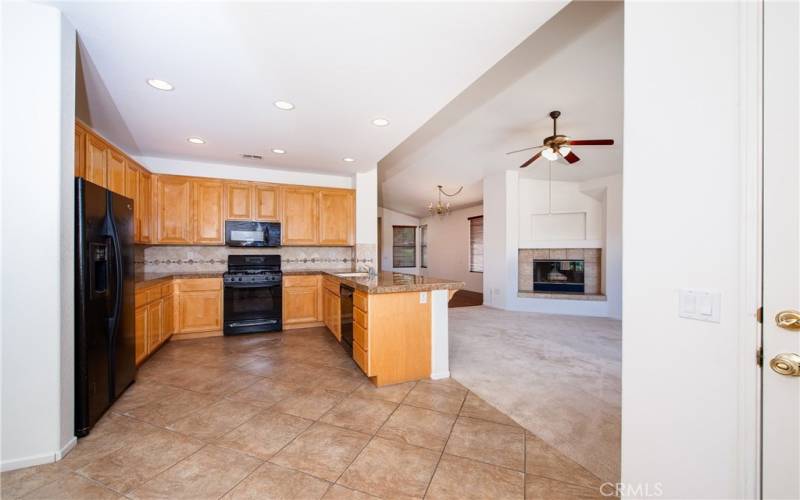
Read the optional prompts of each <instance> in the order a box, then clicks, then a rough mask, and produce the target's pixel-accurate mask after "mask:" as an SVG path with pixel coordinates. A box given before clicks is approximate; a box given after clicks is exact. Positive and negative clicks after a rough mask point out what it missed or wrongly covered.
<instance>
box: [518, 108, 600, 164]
mask: <svg viewBox="0 0 800 500" xmlns="http://www.w3.org/2000/svg"><path fill="white" fill-rule="evenodd" d="M559 116H561V111H551V112H550V118H552V119H553V135H551V136H550V137H545V138H544V141H542V145H541V146H531V147H529V148H523V149H518V150H516V151H509V152H508V153H506V154H507V155H510V154H514V153H519V152H521V151H529V150H531V149H540V148H541V149H542V150H541V151H537V152H536V154H535V155H533V156H532V157H531V158H530V159H529V160H528V161H526V162H525V163H523V164H522V165H520V166H519V168H525V167H527V166H528V165H530V164H531V163H533V162H535V161H536V160H538V159H539V157H540V156H544V157H545V158H546V159H548V160H550V161H556V160H558V159H559V158H564V160H566V161H567V162H568V163H570V164H572V163H575V162H576V161H578V160H580V158H578V155H576V154H575V153H573V152H572V146H611V145H613V144H614V140H613V139H589V140H585V139H581V140H577V139H570V138H569V137H567V136H566V135H559V134H558V133H557V132H556V120H558V117H559Z"/></svg>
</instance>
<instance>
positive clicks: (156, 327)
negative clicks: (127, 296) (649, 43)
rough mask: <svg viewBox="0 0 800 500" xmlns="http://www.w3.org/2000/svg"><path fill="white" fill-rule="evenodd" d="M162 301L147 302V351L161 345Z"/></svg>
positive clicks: (152, 350)
mask: <svg viewBox="0 0 800 500" xmlns="http://www.w3.org/2000/svg"><path fill="white" fill-rule="evenodd" d="M163 308H164V302H163V300H162V299H158V300H155V301H153V302H151V303H149V304H147V352H148V353H152V352H154V351H155V350H156V349H157V348H158V346H160V345H161V340H162V339H161V336H162V334H163V326H164V325H163V324H162V321H163V318H162V312H163Z"/></svg>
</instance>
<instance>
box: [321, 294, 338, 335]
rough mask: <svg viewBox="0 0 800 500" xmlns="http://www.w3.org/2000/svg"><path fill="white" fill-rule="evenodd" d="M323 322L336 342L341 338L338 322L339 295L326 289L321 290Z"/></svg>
mask: <svg viewBox="0 0 800 500" xmlns="http://www.w3.org/2000/svg"><path fill="white" fill-rule="evenodd" d="M322 294H323V309H324V311H323V322H324V323H325V326H327V327H328V330H330V332H331V333H332V334H333V336H334V337H336V340H340V339H341V338H342V332H341V325H340V324H339V321H340V302H339V300H340V299H339V295H338V294H336V293H333V292H332V291H330V290H328V289H327V288H325V289H323V291H322Z"/></svg>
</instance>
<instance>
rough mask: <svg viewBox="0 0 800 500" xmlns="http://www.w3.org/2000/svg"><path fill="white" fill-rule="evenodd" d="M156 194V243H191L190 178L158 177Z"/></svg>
mask: <svg viewBox="0 0 800 500" xmlns="http://www.w3.org/2000/svg"><path fill="white" fill-rule="evenodd" d="M155 189H156V194H155V196H154V200H155V204H156V210H157V213H156V242H158V243H169V244H187V243H191V242H192V180H191V178H190V177H181V176H172V175H158V176H156V181H155Z"/></svg>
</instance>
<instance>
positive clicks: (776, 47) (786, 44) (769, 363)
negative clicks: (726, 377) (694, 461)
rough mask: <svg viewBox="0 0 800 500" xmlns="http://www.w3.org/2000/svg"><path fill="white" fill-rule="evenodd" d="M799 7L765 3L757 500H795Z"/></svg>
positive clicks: (798, 457)
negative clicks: (761, 354) (761, 352)
mask: <svg viewBox="0 0 800 500" xmlns="http://www.w3.org/2000/svg"><path fill="white" fill-rule="evenodd" d="M798 143H800V6H799V5H798V2H795V1H789V2H787V1H777V0H766V2H765V3H764V142H763V145H764V218H763V228H764V252H763V256H764V267H763V280H764V281H763V286H764V296H763V300H764V309H763V349H764V363H763V374H762V375H763V393H762V395H763V402H762V404H763V414H762V452H763V455H762V496H763V498H795V499H796V498H800V376H798V375H800V145H799V144H798Z"/></svg>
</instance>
